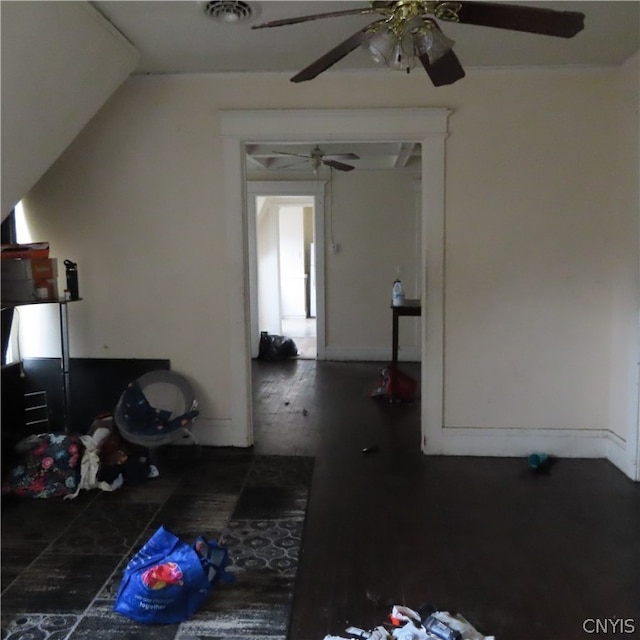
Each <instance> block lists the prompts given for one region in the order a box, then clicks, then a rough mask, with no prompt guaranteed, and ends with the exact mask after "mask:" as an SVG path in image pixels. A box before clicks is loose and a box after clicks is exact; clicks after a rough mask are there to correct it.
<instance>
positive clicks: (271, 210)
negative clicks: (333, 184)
mask: <svg viewBox="0 0 640 640" xmlns="http://www.w3.org/2000/svg"><path fill="white" fill-rule="evenodd" d="M255 211H256V258H257V272H258V273H257V275H258V278H257V288H258V322H259V327H260V331H267V332H268V333H271V334H275V335H283V336H285V337H287V338H291V339H292V340H293V341H294V342H295V343H296V347H297V348H298V356H299V357H300V358H302V359H306V360H312V359H315V358H316V353H317V347H316V345H317V328H316V317H317V300H316V292H317V286H316V283H317V278H316V261H315V244H316V243H315V237H314V226H315V225H314V219H315V199H314V198H313V196H288V195H273V196H263V195H259V196H255Z"/></svg>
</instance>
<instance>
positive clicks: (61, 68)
mask: <svg viewBox="0 0 640 640" xmlns="http://www.w3.org/2000/svg"><path fill="white" fill-rule="evenodd" d="M1 9H2V16H1V17H2V219H4V218H5V217H6V216H7V215H8V214H9V213H10V211H11V209H12V208H13V207H14V206H15V204H16V203H17V202H18V201H19V200H20V199H21V198H22V197H23V196H24V195H25V194H26V193H28V191H29V190H30V189H31V188H32V187H33V186H34V185H35V183H36V182H37V181H38V180H39V179H40V178H41V177H42V175H43V174H44V173H45V171H46V170H47V169H48V168H49V167H50V166H51V164H52V163H53V162H54V161H55V160H56V158H58V156H59V155H60V154H61V153H62V152H63V151H64V149H66V147H67V146H68V145H69V144H70V143H71V141H72V140H73V139H74V138H75V137H76V135H77V134H78V133H79V132H80V131H81V129H82V128H83V127H84V126H85V125H86V124H87V122H88V121H89V120H90V119H91V117H92V116H93V115H94V114H95V113H96V112H97V111H98V109H99V108H100V107H101V106H102V105H103V104H104V103H105V102H106V100H107V99H108V98H109V96H110V95H111V94H112V93H113V92H114V91H115V90H116V88H117V87H118V86H119V85H120V84H121V83H122V82H123V81H124V80H125V79H126V78H127V77H128V76H129V75H130V73H131V72H132V71H133V70H134V69H135V67H136V65H137V63H138V59H139V53H138V51H137V50H136V49H135V47H133V46H132V45H131V44H130V43H129V42H127V41H126V40H125V39H124V38H123V37H122V35H121V34H120V33H118V32H117V31H116V30H115V29H114V28H113V26H112V25H111V24H110V23H108V22H107V21H106V20H105V19H104V18H103V17H102V16H101V15H100V14H99V13H98V12H96V11H95V9H94V8H93V7H91V6H90V5H89V3H87V2H3V3H2V5H1Z"/></svg>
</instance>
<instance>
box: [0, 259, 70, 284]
mask: <svg viewBox="0 0 640 640" xmlns="http://www.w3.org/2000/svg"><path fill="white" fill-rule="evenodd" d="M0 269H1V273H2V282H5V281H6V280H51V279H53V278H57V277H58V259H57V258H24V259H19V260H2V262H0Z"/></svg>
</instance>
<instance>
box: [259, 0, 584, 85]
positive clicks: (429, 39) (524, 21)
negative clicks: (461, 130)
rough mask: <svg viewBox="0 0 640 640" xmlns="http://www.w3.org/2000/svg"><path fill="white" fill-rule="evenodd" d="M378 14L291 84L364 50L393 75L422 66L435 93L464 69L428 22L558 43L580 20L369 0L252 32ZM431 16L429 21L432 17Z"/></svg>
mask: <svg viewBox="0 0 640 640" xmlns="http://www.w3.org/2000/svg"><path fill="white" fill-rule="evenodd" d="M368 14H379V15H381V16H382V18H381V19H379V20H376V21H374V22H372V23H371V24H369V25H367V26H366V27H364V28H363V29H360V30H359V31H356V33H354V34H353V35H352V36H350V37H349V38H347V39H346V40H344V41H343V42H341V43H340V44H338V45H337V46H336V47H334V48H333V49H331V50H330V51H328V52H327V53H325V54H324V55H323V56H321V57H320V58H318V59H317V60H316V61H315V62H312V63H311V64H310V65H309V66H308V67H305V68H304V69H302V71H300V72H298V73H297V74H296V75H295V76H293V78H291V81H292V82H303V81H305V80H312V79H313V78H315V77H316V76H318V75H320V74H321V73H322V72H323V71H326V70H327V69H328V68H329V67H331V66H333V65H334V64H335V63H336V62H338V61H339V60H342V58H344V57H345V56H346V55H347V54H349V53H351V52H352V51H353V50H354V49H356V47H358V46H364V47H366V48H368V50H369V52H370V53H371V55H372V57H373V59H374V60H375V61H376V62H378V63H380V64H385V65H387V66H389V67H391V68H394V69H402V70H406V71H407V72H409V71H410V70H411V69H412V68H413V67H415V66H417V65H418V64H422V66H423V67H424V70H425V71H426V72H427V75H428V76H429V78H430V79H431V82H433V84H434V85H435V86H436V87H439V86H443V85H448V84H453V83H454V82H456V81H458V80H460V79H461V78H463V77H464V75H465V73H464V69H463V68H462V65H461V64H460V61H459V60H458V58H457V56H456V54H455V53H454V52H453V45H454V44H455V43H454V42H453V40H451V39H449V38H447V36H445V35H444V33H443V32H442V30H441V29H440V26H439V25H438V23H437V22H436V20H435V19H434V18H437V19H438V20H443V21H445V22H459V23H462V24H474V25H480V26H484V27H495V28H497V29H509V30H512V31H524V32H528V33H536V34H541V35H547V36H556V37H559V38H572V37H573V36H575V35H576V34H577V33H579V32H580V31H582V29H583V28H584V14H582V13H579V12H577V11H556V10H553V9H541V8H538V7H528V6H524V5H515V4H501V3H496V2H480V1H477V0H461V1H460V2H449V1H446V2H438V1H426V0H391V1H389V0H373V2H371V6H369V7H363V8H361V9H346V10H343V11H331V12H328V13H317V14H314V15H307V16H300V17H297V18H285V19H283V20H273V21H271V22H264V23H262V24H257V25H254V26H253V27H252V29H265V28H269V27H281V26H285V25H290V24H299V23H301V22H309V21H311V20H318V19H322V18H334V17H340V16H348V15H368ZM432 16H433V17H432Z"/></svg>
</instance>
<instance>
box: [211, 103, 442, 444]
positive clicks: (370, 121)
mask: <svg viewBox="0 0 640 640" xmlns="http://www.w3.org/2000/svg"><path fill="white" fill-rule="evenodd" d="M449 114H450V110H449V109H446V108H416V109H411V108H409V109H393V108H392V109H302V110H287V109H273V110H272V109H267V110H260V111H244V110H238V111H222V112H220V119H221V134H222V145H223V150H222V151H223V166H224V180H223V184H224V206H225V223H226V235H227V241H228V246H229V247H230V251H229V262H228V274H227V280H228V283H229V287H230V295H229V299H228V301H227V304H228V305H229V315H230V318H231V319H232V321H231V323H230V342H231V344H230V345H229V346H230V361H229V367H230V383H231V388H232V389H233V390H234V393H233V400H232V407H231V411H232V417H231V420H232V423H233V428H234V429H235V430H237V433H238V435H239V437H240V438H241V439H242V440H244V441H246V442H247V443H248V444H252V443H253V425H252V417H253V416H252V413H253V412H252V392H251V336H250V330H251V326H250V324H251V323H250V321H249V320H250V310H249V295H247V291H248V288H249V258H248V255H247V253H248V252H247V249H246V247H247V246H248V243H247V237H248V229H247V218H248V216H247V206H246V192H245V158H244V148H245V145H246V144H252V143H269V144H278V143H286V142H300V143H307V144H315V143H316V142H317V141H318V140H323V141H327V142H333V141H335V142H384V141H396V142H418V143H420V145H421V149H422V230H421V235H422V249H423V252H422V271H423V282H422V308H423V311H422V322H421V326H422V369H421V371H422V411H421V428H422V440H421V447H422V450H423V451H424V452H425V453H434V454H437V453H442V440H443V414H444V388H443V386H444V200H445V139H446V136H447V131H448V118H449ZM235 247H237V248H238V250H237V251H234V248H235Z"/></svg>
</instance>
